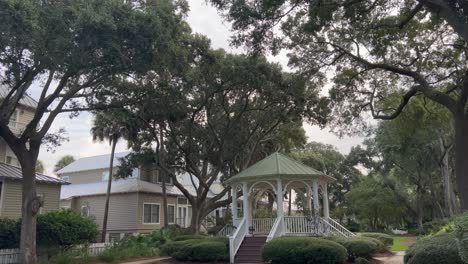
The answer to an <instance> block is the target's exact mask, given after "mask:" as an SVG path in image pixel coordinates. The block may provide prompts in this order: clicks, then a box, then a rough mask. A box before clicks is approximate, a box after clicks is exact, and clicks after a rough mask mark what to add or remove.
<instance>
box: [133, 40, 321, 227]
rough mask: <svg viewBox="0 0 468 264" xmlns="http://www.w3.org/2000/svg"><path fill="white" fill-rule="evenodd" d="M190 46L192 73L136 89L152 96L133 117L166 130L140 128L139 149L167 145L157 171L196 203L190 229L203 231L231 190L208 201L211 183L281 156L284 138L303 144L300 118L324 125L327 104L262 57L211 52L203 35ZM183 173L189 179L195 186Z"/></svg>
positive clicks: (146, 80)
mask: <svg viewBox="0 0 468 264" xmlns="http://www.w3.org/2000/svg"><path fill="white" fill-rule="evenodd" d="M192 41H193V42H192V45H189V47H190V48H189V50H190V51H189V52H188V54H194V55H195V56H193V57H191V58H190V59H189V60H188V62H189V63H188V64H189V67H188V68H187V69H186V70H185V71H184V72H181V73H172V74H170V76H167V75H163V74H155V75H148V76H145V77H143V80H142V81H141V82H140V83H139V87H138V89H136V90H137V91H141V92H143V91H144V94H145V95H146V96H145V97H144V98H142V100H141V101H140V103H139V106H138V107H134V108H132V109H129V110H128V111H129V112H130V113H131V114H132V115H133V116H135V117H137V118H138V119H139V120H141V122H143V123H144V124H149V125H150V127H153V128H158V129H160V128H161V129H162V130H163V134H164V135H163V138H164V140H163V141H161V140H158V138H159V135H158V133H154V132H153V131H154V130H153V129H148V126H144V125H143V126H141V127H142V128H143V129H142V130H141V131H140V134H139V138H138V139H136V141H135V142H138V143H136V144H133V146H136V147H137V149H135V148H133V149H134V150H136V151H137V152H138V151H142V152H145V149H144V148H146V149H148V148H153V147H154V144H155V143H156V144H160V143H163V144H164V145H165V149H166V154H165V156H166V160H165V162H164V163H159V164H158V165H159V166H160V169H162V170H163V171H164V172H165V173H167V175H169V176H170V177H172V181H173V184H174V185H175V186H176V187H177V188H178V189H179V190H180V191H181V192H182V193H183V194H184V196H185V197H186V198H187V199H188V201H189V203H190V204H191V207H192V223H191V228H192V229H193V231H194V232H198V231H199V228H200V225H201V223H202V220H203V219H204V217H205V216H207V214H208V213H210V212H211V211H213V210H214V209H216V208H218V207H221V206H226V205H228V204H229V203H230V198H229V195H228V194H229V191H230V188H228V187H226V188H222V190H221V191H220V192H219V193H217V194H216V195H214V196H210V188H211V187H212V186H213V184H215V183H220V182H221V183H222V181H223V180H224V179H226V178H228V177H230V176H232V175H234V174H235V173H237V172H239V171H240V170H242V169H244V168H246V167H247V166H249V165H251V164H252V163H253V162H255V161H257V160H258V159H261V158H263V157H265V155H267V154H269V153H271V152H273V151H275V150H277V149H276V148H278V146H279V145H280V144H278V143H280V142H279V140H278V139H279V138H281V137H282V138H284V135H285V134H289V135H292V137H291V138H292V139H295V138H296V139H297V138H299V140H303V135H304V132H303V131H302V129H298V127H301V123H302V120H305V119H307V120H310V121H311V122H314V123H318V124H323V123H324V122H325V121H326V120H325V118H326V116H327V114H328V108H327V106H328V104H327V101H326V100H324V99H323V98H320V96H319V95H318V94H317V88H316V87H315V86H313V85H311V84H310V83H308V82H307V81H305V80H304V79H303V78H301V77H299V76H296V75H294V74H289V73H284V72H283V71H282V70H281V68H280V67H279V66H278V65H276V64H271V63H268V62H267V60H266V59H265V58H264V57H262V56H259V57H250V56H246V55H231V54H227V53H225V52H224V51H222V50H212V49H210V47H209V43H208V42H207V41H206V40H205V39H204V38H203V37H200V36H195V37H194V39H193V40H192ZM189 57H190V56H189ZM167 73H168V72H165V74H167ZM135 96H137V97H138V94H135ZM288 128H291V129H288ZM284 145H289V146H293V145H294V144H293V143H292V142H287V141H286V142H284ZM138 148H141V149H140V150H139V149H138ZM146 151H147V150H146ZM147 152H148V151H147ZM178 173H184V174H186V175H188V177H189V179H190V183H189V185H190V186H187V185H184V184H183V182H181V181H180V179H179V178H177V177H176V175H177V174H178Z"/></svg>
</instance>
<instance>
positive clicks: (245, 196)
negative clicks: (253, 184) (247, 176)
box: [242, 182, 252, 228]
mask: <svg viewBox="0 0 468 264" xmlns="http://www.w3.org/2000/svg"><path fill="white" fill-rule="evenodd" d="M242 195H243V197H242V202H243V207H244V218H245V223H246V224H247V228H249V227H250V226H251V225H252V220H251V219H250V199H249V196H250V195H249V188H248V186H247V182H243V183H242Z"/></svg>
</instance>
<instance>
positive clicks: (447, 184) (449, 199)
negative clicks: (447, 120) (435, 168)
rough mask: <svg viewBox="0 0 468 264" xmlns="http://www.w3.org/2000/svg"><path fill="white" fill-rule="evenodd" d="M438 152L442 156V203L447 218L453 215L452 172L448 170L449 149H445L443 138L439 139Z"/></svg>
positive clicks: (454, 204) (454, 203) (454, 202)
mask: <svg viewBox="0 0 468 264" xmlns="http://www.w3.org/2000/svg"><path fill="white" fill-rule="evenodd" d="M439 145H440V152H441V153H442V154H443V155H444V156H443V158H442V163H441V168H440V170H441V172H442V182H443V186H444V203H445V210H446V212H447V215H448V216H453V215H454V214H455V206H456V201H455V193H454V192H453V184H452V179H451V175H452V170H451V168H450V147H446V146H445V144H444V140H443V138H439Z"/></svg>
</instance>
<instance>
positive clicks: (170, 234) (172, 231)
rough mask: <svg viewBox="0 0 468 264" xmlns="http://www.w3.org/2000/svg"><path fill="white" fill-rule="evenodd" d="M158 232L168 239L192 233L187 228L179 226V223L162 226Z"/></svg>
mask: <svg viewBox="0 0 468 264" xmlns="http://www.w3.org/2000/svg"><path fill="white" fill-rule="evenodd" d="M155 232H157V231H155ZM160 232H161V234H162V235H163V236H165V237H166V238H168V239H170V240H171V239H173V238H174V237H178V236H185V235H193V233H192V231H191V230H190V229H189V228H185V227H181V226H179V225H169V226H167V227H163V228H162V229H161V230H160Z"/></svg>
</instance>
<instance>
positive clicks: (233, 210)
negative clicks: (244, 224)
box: [231, 186, 238, 226]
mask: <svg viewBox="0 0 468 264" xmlns="http://www.w3.org/2000/svg"><path fill="white" fill-rule="evenodd" d="M231 198H232V202H231V215H232V224H233V225H234V226H237V217H238V216H237V188H236V187H234V186H233V187H231Z"/></svg>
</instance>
